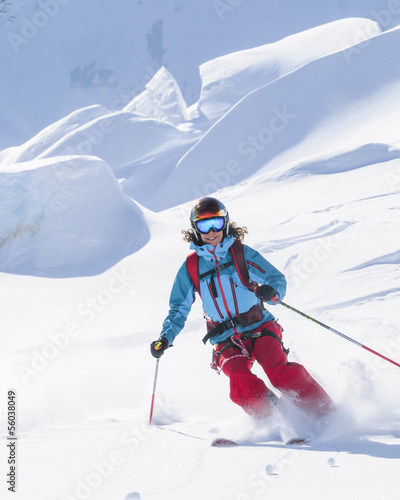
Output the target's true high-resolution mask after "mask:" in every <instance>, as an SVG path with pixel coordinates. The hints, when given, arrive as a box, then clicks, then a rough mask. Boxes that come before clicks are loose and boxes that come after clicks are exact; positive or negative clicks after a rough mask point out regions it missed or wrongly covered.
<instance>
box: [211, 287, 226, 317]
mask: <svg viewBox="0 0 400 500" xmlns="http://www.w3.org/2000/svg"><path fill="white" fill-rule="evenodd" d="M208 290H209V292H210V295H211V298H212V299H213V302H214V305H215V309H216V310H217V312H218V314H219V316H220V318H221V319H224V316H223V314H222V313H221V309H220V308H219V307H218V304H217V301H216V299H215V297H214V294H213V291H212V287H211V283H209V284H208Z"/></svg>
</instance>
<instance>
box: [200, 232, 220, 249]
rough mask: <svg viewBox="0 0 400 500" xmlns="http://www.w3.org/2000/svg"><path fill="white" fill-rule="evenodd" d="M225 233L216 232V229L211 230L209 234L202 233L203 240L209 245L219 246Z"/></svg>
mask: <svg viewBox="0 0 400 500" xmlns="http://www.w3.org/2000/svg"><path fill="white" fill-rule="evenodd" d="M222 233H223V231H222V229H221V231H217V232H215V231H214V229H210V231H209V232H208V233H207V234H203V233H200V236H201V239H202V241H203V243H207V244H208V245H212V246H213V247H215V246H217V245H218V243H221V241H222V238H223V234H222Z"/></svg>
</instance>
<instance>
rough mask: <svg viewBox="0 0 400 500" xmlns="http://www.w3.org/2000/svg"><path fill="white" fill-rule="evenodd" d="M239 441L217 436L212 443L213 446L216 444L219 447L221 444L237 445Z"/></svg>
mask: <svg viewBox="0 0 400 500" xmlns="http://www.w3.org/2000/svg"><path fill="white" fill-rule="evenodd" d="M237 445H238V443H236V442H235V441H232V440H230V439H225V438H217V439H214V441H213V442H212V443H211V446H216V447H219V446H237Z"/></svg>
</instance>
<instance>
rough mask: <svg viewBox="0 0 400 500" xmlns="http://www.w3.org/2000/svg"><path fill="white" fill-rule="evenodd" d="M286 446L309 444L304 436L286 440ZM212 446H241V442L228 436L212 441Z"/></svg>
mask: <svg viewBox="0 0 400 500" xmlns="http://www.w3.org/2000/svg"><path fill="white" fill-rule="evenodd" d="M284 444H285V446H294V445H298V446H301V445H303V444H308V441H307V439H304V438H292V439H289V441H286V443H284ZM211 446H213V447H230V446H240V443H237V442H236V441H232V440H231V439H226V438H217V439H214V441H212V443H211Z"/></svg>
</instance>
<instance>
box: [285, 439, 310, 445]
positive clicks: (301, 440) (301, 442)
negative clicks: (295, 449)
mask: <svg viewBox="0 0 400 500" xmlns="http://www.w3.org/2000/svg"><path fill="white" fill-rule="evenodd" d="M286 444H287V445H288V446H292V445H294V444H299V445H301V444H308V441H307V439H304V438H292V439H289V441H287V442H286Z"/></svg>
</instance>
